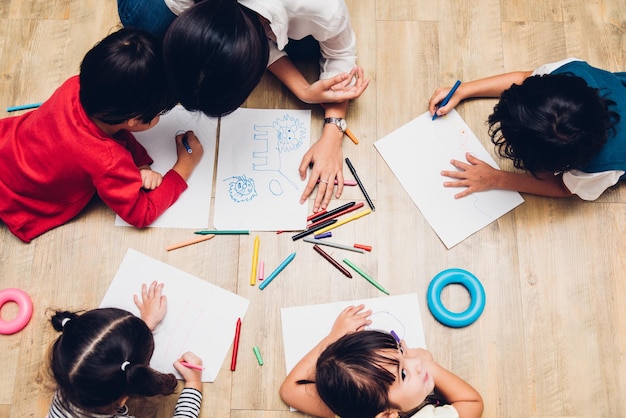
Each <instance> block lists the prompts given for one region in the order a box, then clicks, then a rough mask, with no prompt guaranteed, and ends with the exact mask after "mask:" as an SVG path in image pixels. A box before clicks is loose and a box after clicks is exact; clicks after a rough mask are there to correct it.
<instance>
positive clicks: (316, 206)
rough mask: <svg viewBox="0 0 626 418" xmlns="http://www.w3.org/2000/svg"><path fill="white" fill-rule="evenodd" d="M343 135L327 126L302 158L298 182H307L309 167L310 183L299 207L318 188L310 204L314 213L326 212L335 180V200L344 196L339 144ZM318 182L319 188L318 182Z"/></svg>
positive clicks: (334, 127) (334, 128)
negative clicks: (322, 210) (342, 194)
mask: <svg viewBox="0 0 626 418" xmlns="http://www.w3.org/2000/svg"><path fill="white" fill-rule="evenodd" d="M342 138H343V133H341V132H340V131H339V130H338V129H337V127H336V126H334V125H332V124H327V125H326V126H324V132H323V133H322V137H321V138H320V139H319V140H318V141H317V142H316V143H315V144H313V146H312V147H311V148H310V149H309V150H308V151H307V152H306V154H304V157H302V162H301V163H300V167H299V172H300V179H301V180H304V179H306V172H307V169H308V167H309V166H310V165H311V164H313V166H312V167H311V173H310V174H309V181H308V182H307V185H306V187H305V188H304V191H303V193H302V196H301V197H300V204H303V203H304V202H306V200H307V199H308V198H309V196H310V195H311V193H312V192H313V189H314V188H315V186H316V185H317V194H316V195H315V202H314V203H313V212H317V211H318V210H321V209H326V207H327V206H328V203H329V202H330V199H331V198H332V197H333V190H335V179H336V180H337V191H336V193H335V197H336V198H339V197H341V193H342V192H343V171H342V170H343V164H342V163H343V152H342V150H341V141H342ZM318 180H319V181H320V182H319V184H318V183H317V181H318Z"/></svg>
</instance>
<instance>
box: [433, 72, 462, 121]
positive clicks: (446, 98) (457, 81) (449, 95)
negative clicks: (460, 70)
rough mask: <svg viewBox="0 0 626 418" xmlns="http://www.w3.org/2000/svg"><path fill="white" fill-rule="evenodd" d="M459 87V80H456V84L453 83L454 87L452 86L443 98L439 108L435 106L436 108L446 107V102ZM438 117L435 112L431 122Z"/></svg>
mask: <svg viewBox="0 0 626 418" xmlns="http://www.w3.org/2000/svg"><path fill="white" fill-rule="evenodd" d="M460 85H461V80H456V83H454V86H452V89H451V90H450V91H449V92H448V94H447V95H446V97H444V98H443V100H442V101H441V103H439V106H437V108H440V107H443V106H445V105H447V104H448V102H449V101H450V99H451V98H452V96H453V95H454V92H455V91H456V89H458V88H459V86H460ZM438 116H439V115H437V111H436V110H435V114H434V115H433V118H432V120H435V119H437V117H438Z"/></svg>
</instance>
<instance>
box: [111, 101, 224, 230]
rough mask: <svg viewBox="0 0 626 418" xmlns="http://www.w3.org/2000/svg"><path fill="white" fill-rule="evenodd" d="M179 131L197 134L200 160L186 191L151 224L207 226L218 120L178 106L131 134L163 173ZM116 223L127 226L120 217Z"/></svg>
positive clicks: (173, 159) (170, 164) (173, 155)
mask: <svg viewBox="0 0 626 418" xmlns="http://www.w3.org/2000/svg"><path fill="white" fill-rule="evenodd" d="M178 131H193V132H194V133H195V134H196V136H197V137H198V139H199V140H200V143H202V147H203V149H204V153H203V155H202V160H200V162H199V163H198V165H197V166H196V168H195V169H194V171H193V173H192V174H191V177H189V180H188V181H187V185H188V187H187V190H185V191H184V192H183V194H182V195H180V197H179V198H178V200H177V201H176V202H175V203H174V204H173V205H172V206H171V207H170V208H169V209H167V210H166V211H165V212H164V213H163V214H162V215H161V216H160V217H159V218H158V219H157V220H156V221H154V222H153V223H152V225H150V226H151V227H161V228H197V229H204V228H207V227H208V226H209V215H210V213H209V212H210V209H211V193H212V192H213V170H214V166H215V141H216V136H217V119H215V118H209V117H207V116H205V115H204V114H202V113H201V112H189V111H187V110H185V109H184V108H183V107H182V106H180V105H179V106H176V107H174V108H173V109H172V110H170V111H169V112H168V113H166V114H164V115H163V116H161V119H160V120H159V123H158V124H157V125H156V126H155V127H153V128H152V129H149V130H147V131H144V132H136V133H134V134H133V135H135V138H137V141H139V143H141V145H143V146H144V147H145V148H146V150H147V151H148V154H149V155H150V157H152V159H153V160H154V163H153V164H152V166H151V167H152V169H153V170H154V171H158V172H159V173H161V174H163V175H165V173H166V172H167V171H168V170H169V169H171V168H172V167H173V166H174V164H175V163H176V159H177V155H176V143H175V141H174V137H175V136H176V133H177V132H178ZM115 225H118V226H129V224H128V223H126V222H124V221H123V220H122V219H121V218H120V217H119V216H117V217H116V219H115Z"/></svg>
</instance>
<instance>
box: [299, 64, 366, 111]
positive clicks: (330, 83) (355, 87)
mask: <svg viewBox="0 0 626 418" xmlns="http://www.w3.org/2000/svg"><path fill="white" fill-rule="evenodd" d="M355 77H356V81H355V82H354V83H353V82H352V81H353V80H354V79H355ZM369 83H370V81H369V79H366V78H365V77H364V75H363V68H361V67H354V68H353V69H352V71H350V72H349V73H341V74H337V75H336V76H334V77H331V78H326V79H324V80H318V81H316V82H315V83H313V84H310V85H309V86H308V87H307V88H305V89H304V90H302V91H301V92H299V94H298V96H299V98H300V100H302V101H303V102H305V103H341V102H345V101H349V100H353V99H356V98H358V97H359V96H361V94H363V92H364V91H365V89H367V86H369Z"/></svg>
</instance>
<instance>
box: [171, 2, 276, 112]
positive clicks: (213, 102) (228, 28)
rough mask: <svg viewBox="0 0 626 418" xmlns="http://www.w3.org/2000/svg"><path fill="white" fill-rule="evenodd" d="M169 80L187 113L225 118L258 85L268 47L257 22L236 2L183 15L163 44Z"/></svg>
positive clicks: (201, 4) (204, 4)
mask: <svg viewBox="0 0 626 418" xmlns="http://www.w3.org/2000/svg"><path fill="white" fill-rule="evenodd" d="M163 55H164V59H165V68H166V71H167V75H168V79H169V81H170V84H171V86H172V87H173V89H174V91H175V93H176V95H177V98H178V100H179V101H180V103H181V104H182V105H183V106H184V107H185V108H186V109H188V110H200V111H202V112H204V113H205V114H207V115H209V116H222V115H225V114H228V113H231V112H232V111H234V110H235V109H237V108H238V107H239V106H241V104H242V103H243V102H244V101H245V100H246V99H247V98H248V96H249V95H250V93H251V92H252V90H254V88H255V87H256V86H257V84H259V81H260V80H261V77H262V76H263V73H264V72H265V68H266V66H267V62H268V57H269V46H268V43H267V37H266V35H265V30H264V29H263V25H262V23H261V21H260V19H259V16H258V15H257V14H256V13H254V12H253V11H251V10H249V9H247V8H246V7H244V6H241V5H240V4H239V3H237V2H236V1H235V0H210V1H202V2H199V3H197V4H195V5H194V6H192V7H191V8H189V9H187V10H185V11H184V12H183V13H181V14H180V15H179V16H178V18H176V20H174V22H173V23H172V24H171V25H170V27H169V28H168V30H167V32H166V34H165V38H164V40H163Z"/></svg>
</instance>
